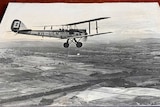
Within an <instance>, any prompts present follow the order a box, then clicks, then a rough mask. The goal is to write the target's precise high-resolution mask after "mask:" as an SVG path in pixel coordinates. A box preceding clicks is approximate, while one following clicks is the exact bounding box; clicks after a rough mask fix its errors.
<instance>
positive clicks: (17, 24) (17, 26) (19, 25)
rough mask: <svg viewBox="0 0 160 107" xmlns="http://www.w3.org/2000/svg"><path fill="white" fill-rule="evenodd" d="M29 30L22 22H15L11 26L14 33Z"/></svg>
mask: <svg viewBox="0 0 160 107" xmlns="http://www.w3.org/2000/svg"><path fill="white" fill-rule="evenodd" d="M25 29H27V28H26V26H25V25H24V24H23V23H22V22H21V21H20V20H17V19H16V20H14V21H13V22H12V25H11V30H12V31H13V32H18V31H19V30H25Z"/></svg>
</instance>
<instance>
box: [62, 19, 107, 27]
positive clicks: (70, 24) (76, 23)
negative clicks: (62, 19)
mask: <svg viewBox="0 0 160 107" xmlns="http://www.w3.org/2000/svg"><path fill="white" fill-rule="evenodd" d="M108 18H110V17H100V18H96V19H91V20H85V21H80V22H75V23H69V24H65V25H64V26H72V25H78V24H82V23H87V22H93V21H97V20H103V19H108Z"/></svg>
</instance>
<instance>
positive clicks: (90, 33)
mask: <svg viewBox="0 0 160 107" xmlns="http://www.w3.org/2000/svg"><path fill="white" fill-rule="evenodd" d="M89 34H91V23H90V22H89Z"/></svg>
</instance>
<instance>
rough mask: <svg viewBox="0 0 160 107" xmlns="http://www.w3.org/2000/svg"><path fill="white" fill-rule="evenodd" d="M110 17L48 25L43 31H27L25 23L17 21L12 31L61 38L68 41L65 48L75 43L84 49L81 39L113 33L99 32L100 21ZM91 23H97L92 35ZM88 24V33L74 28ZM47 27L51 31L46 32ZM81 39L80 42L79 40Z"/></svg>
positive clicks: (12, 26)
mask: <svg viewBox="0 0 160 107" xmlns="http://www.w3.org/2000/svg"><path fill="white" fill-rule="evenodd" d="M108 18H110V17H100V18H96V19H91V20H85V21H80V22H75V23H69V24H64V25H46V26H43V27H44V29H43V30H32V29H27V27H26V26H25V25H24V23H23V22H22V21H20V20H17V19H15V20H14V21H13V22H12V25H11V30H12V31H13V32H15V33H17V34H26V35H34V36H42V37H54V38H60V39H66V40H67V41H66V42H65V43H64V44H63V46H64V47H65V48H68V47H69V45H70V44H71V43H75V44H76V47H77V48H80V47H82V45H83V44H82V42H80V39H81V38H84V40H87V37H89V36H96V35H103V34H108V33H112V32H103V33H99V32H98V21H99V20H103V19H108ZM91 22H96V23H95V25H96V28H95V29H96V33H94V34H91ZM83 23H88V33H87V30H86V29H78V28H77V27H75V28H72V26H76V25H79V24H83ZM54 26H61V27H62V28H60V29H57V30H53V27H54ZM46 27H50V29H49V30H46ZM64 27H66V28H65V29H64ZM77 39H79V40H77Z"/></svg>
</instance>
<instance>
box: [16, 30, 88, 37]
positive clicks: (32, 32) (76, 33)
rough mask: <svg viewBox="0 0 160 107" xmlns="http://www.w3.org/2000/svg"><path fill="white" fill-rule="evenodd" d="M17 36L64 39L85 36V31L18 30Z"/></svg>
mask: <svg viewBox="0 0 160 107" xmlns="http://www.w3.org/2000/svg"><path fill="white" fill-rule="evenodd" d="M17 33H19V34H27V35H35V36H42V37H43V36H45V37H55V38H61V39H66V38H68V37H74V36H81V35H87V32H86V29H69V30H68V29H59V30H31V29H26V30H19V31H18V32H17Z"/></svg>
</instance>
